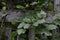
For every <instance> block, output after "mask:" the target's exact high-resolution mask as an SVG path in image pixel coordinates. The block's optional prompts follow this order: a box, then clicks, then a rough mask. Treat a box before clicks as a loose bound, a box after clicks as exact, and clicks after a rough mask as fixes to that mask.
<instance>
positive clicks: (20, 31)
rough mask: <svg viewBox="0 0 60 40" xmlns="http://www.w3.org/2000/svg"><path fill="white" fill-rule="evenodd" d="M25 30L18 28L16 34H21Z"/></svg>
mask: <svg viewBox="0 0 60 40" xmlns="http://www.w3.org/2000/svg"><path fill="white" fill-rule="evenodd" d="M25 31H26V30H25V29H18V30H17V33H18V35H21V34H24V33H25Z"/></svg>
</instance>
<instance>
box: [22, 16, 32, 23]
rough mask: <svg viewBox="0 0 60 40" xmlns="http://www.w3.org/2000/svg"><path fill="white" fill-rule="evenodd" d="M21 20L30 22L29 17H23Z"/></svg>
mask: <svg viewBox="0 0 60 40" xmlns="http://www.w3.org/2000/svg"><path fill="white" fill-rule="evenodd" d="M23 21H24V22H27V23H30V22H31V19H29V18H27V17H25V18H24V19H23Z"/></svg>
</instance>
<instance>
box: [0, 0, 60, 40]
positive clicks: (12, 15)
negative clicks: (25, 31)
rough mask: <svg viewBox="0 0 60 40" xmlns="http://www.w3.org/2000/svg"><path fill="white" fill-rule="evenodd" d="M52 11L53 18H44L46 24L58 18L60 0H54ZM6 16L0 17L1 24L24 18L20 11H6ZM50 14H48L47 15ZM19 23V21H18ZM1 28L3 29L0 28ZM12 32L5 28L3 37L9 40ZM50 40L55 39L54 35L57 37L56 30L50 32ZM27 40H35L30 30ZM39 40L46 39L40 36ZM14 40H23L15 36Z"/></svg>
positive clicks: (33, 33) (0, 12)
mask: <svg viewBox="0 0 60 40" xmlns="http://www.w3.org/2000/svg"><path fill="white" fill-rule="evenodd" d="M54 11H55V13H56V14H55V15H54V16H48V17H47V18H46V23H52V22H53V21H54V20H55V19H56V18H57V17H60V0H54ZM5 13H6V14H8V15H6V16H4V17H0V22H2V20H3V21H4V22H7V23H8V22H17V21H16V17H24V16H25V13H23V12H21V11H16V10H8V11H6V12H5ZM49 13H50V12H48V14H49ZM2 14H3V11H0V16H1V15H2ZM18 22H19V21H18ZM1 28H3V27H1ZM12 30H14V29H13V28H10V27H6V29H5V35H6V38H7V40H11V32H12ZM52 34H53V36H52V39H51V40H55V37H57V36H56V35H58V29H55V30H53V31H52ZM28 36H29V37H28V40H35V32H34V29H32V28H30V29H29V35H28ZM41 37H42V38H41V39H42V40H46V39H47V37H46V36H43V35H41ZM0 40H3V37H2V36H1V35H0ZM16 40H23V39H22V38H21V37H20V36H19V35H17V37H16Z"/></svg>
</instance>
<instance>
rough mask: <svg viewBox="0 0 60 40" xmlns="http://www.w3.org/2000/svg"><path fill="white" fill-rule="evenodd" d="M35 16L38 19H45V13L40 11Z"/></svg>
mask: <svg viewBox="0 0 60 40" xmlns="http://www.w3.org/2000/svg"><path fill="white" fill-rule="evenodd" d="M37 16H38V17H39V18H45V17H46V13H45V12H44V11H43V10H41V12H40V13H37Z"/></svg>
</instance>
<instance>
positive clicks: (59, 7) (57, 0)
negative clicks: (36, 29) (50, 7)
mask: <svg viewBox="0 0 60 40" xmlns="http://www.w3.org/2000/svg"><path fill="white" fill-rule="evenodd" d="M54 11H55V12H60V0H54Z"/></svg>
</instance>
